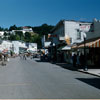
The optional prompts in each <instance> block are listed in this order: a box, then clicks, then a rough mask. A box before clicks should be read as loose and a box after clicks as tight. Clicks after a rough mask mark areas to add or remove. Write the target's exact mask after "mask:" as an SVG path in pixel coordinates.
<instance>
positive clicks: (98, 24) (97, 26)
mask: <svg viewBox="0 0 100 100" xmlns="http://www.w3.org/2000/svg"><path fill="white" fill-rule="evenodd" d="M98 37H100V20H97V19H94V20H93V22H92V24H91V28H90V31H89V32H87V40H88V39H93V38H98Z"/></svg>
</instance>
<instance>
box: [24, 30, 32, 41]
mask: <svg viewBox="0 0 100 100" xmlns="http://www.w3.org/2000/svg"><path fill="white" fill-rule="evenodd" d="M25 41H26V42H30V41H31V34H30V33H29V32H26V33H25Z"/></svg>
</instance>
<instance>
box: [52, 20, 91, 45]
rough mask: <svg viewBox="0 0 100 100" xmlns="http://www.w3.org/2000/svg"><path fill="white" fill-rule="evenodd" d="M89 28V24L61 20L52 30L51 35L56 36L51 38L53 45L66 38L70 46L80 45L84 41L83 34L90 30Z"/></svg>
mask: <svg viewBox="0 0 100 100" xmlns="http://www.w3.org/2000/svg"><path fill="white" fill-rule="evenodd" d="M90 26H91V23H87V22H77V21H69V20H68V21H67V20H62V21H60V22H59V23H58V24H57V25H56V26H55V28H54V29H53V30H52V34H53V35H56V36H55V37H53V43H55V44H56V45H57V44H59V43H60V41H64V40H66V38H70V42H71V44H73V43H80V42H82V41H83V39H84V36H83V35H84V33H86V32H88V31H89V30H90Z"/></svg>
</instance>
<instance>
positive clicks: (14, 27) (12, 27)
mask: <svg viewBox="0 0 100 100" xmlns="http://www.w3.org/2000/svg"><path fill="white" fill-rule="evenodd" d="M12 30H17V26H16V25H13V26H10V28H9V31H12Z"/></svg>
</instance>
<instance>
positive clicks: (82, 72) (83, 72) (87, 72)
mask: <svg viewBox="0 0 100 100" xmlns="http://www.w3.org/2000/svg"><path fill="white" fill-rule="evenodd" d="M78 71H79V72H82V73H85V74H90V75H93V76H97V77H100V75H96V74H93V73H89V72H84V71H80V70H78Z"/></svg>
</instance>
